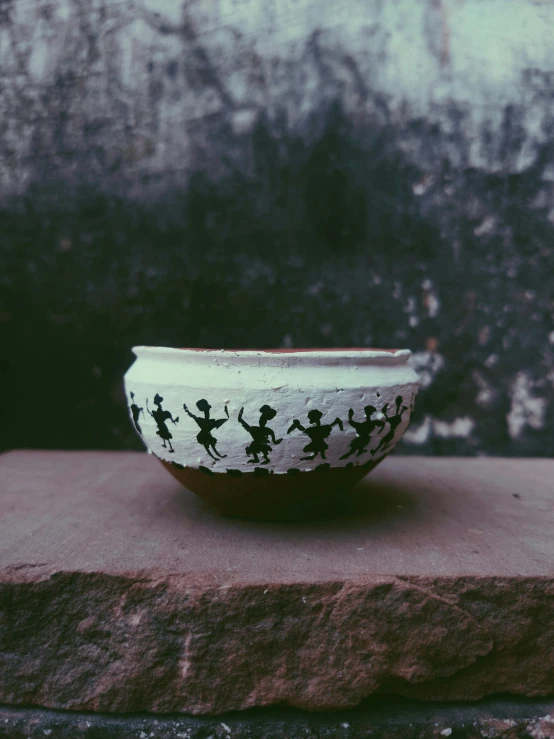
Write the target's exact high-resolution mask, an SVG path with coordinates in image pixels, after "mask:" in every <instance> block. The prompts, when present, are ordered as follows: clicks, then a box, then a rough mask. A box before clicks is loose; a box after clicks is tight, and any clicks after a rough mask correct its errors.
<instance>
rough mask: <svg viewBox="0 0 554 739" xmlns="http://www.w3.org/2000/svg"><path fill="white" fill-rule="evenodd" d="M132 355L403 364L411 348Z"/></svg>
mask: <svg viewBox="0 0 554 739" xmlns="http://www.w3.org/2000/svg"><path fill="white" fill-rule="evenodd" d="M132 351H133V354H135V356H136V357H145V356H146V357H155V356H158V357H159V356H165V357H167V358H170V357H171V358H173V359H186V358H188V359H194V358H195V357H196V358H197V359H198V360H200V361H201V360H202V359H216V358H229V359H230V358H233V359H235V360H237V361H240V362H241V363H243V362H245V361H249V360H253V359H258V360H259V359H260V358H261V357H265V358H266V359H267V360H268V361H269V362H271V361H272V358H273V361H277V362H278V361H279V357H280V356H281V357H282V360H281V361H284V359H285V357H287V360H288V361H289V362H292V361H294V363H295V364H296V363H297V362H301V363H302V364H304V363H305V362H309V361H311V360H320V361H323V362H324V363H326V364H327V363H332V364H336V363H340V362H341V361H342V360H353V359H354V360H355V359H359V360H360V361H361V362H362V363H364V364H365V363H367V362H369V363H373V362H376V363H378V364H382V363H384V364H399V363H401V364H403V363H405V362H406V363H407V362H408V360H409V358H410V356H411V351H410V350H409V349H373V348H370V347H327V348H313V349H312V348H308V347H306V348H298V349H209V348H200V347H190V348H186V347H180V348H175V347H167V346H146V345H141V346H134V347H133V348H132Z"/></svg>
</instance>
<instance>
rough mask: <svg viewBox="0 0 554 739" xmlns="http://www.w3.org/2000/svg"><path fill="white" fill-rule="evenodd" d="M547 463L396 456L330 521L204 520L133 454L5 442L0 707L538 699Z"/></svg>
mask: <svg viewBox="0 0 554 739" xmlns="http://www.w3.org/2000/svg"><path fill="white" fill-rule="evenodd" d="M553 474H554V462H552V461H549V460H533V461H529V460H502V459H496V460H492V459H491V460H486V459H482V458H480V459H459V458H457V459H454V458H452V459H427V458H414V457H394V456H393V457H392V458H390V459H388V460H387V461H386V462H385V463H383V465H381V466H380V467H379V468H378V469H377V470H376V471H375V472H374V473H373V474H372V475H370V476H369V477H368V478H367V479H366V480H365V481H364V482H363V483H362V484H361V485H360V486H359V487H358V488H357V490H356V492H355V494H354V495H353V497H352V499H351V500H350V501H349V502H346V501H345V507H344V510H343V511H342V515H340V516H339V517H338V518H336V519H333V520H322V521H319V522H312V523H309V524H308V523H303V524H294V525H293V524H291V525H277V524H254V523H249V522H243V521H237V520H229V519H223V518H218V517H216V516H215V515H214V514H212V513H211V512H210V511H209V510H208V509H207V508H205V507H204V505H203V504H202V503H201V502H200V501H199V500H197V499H196V498H195V497H194V496H192V494H190V493H188V491H186V490H184V489H183V488H182V487H181V486H179V484H178V483H177V482H176V481H175V480H174V479H173V478H172V477H170V476H169V475H168V474H167V473H166V472H165V470H163V468H162V467H161V466H160V465H159V464H158V463H157V462H156V460H155V459H153V458H152V457H151V456H149V455H146V454H138V453H129V452H128V453H100V452H98V453H83V452H80V453H61V452H60V453H49V452H12V453H8V454H5V455H3V456H1V457H0V490H1V491H2V494H1V496H0V514H1V515H0V701H1V702H4V703H10V704H27V705H28V704H35V705H41V706H46V707H51V708H63V709H72V710H94V711H105V712H129V711H133V712H135V711H153V712H164V713H167V712H173V711H179V712H189V713H192V714H206V713H222V712H227V711H233V710H237V709H245V708H252V707H260V706H270V705H288V706H294V707H298V708H302V709H308V710H325V709H339V708H349V707H352V706H356V705H357V704H359V703H360V702H361V701H363V700H364V699H366V698H367V697H368V696H371V695H373V694H382V693H387V694H397V695H400V696H406V697H414V698H419V699H426V700H462V699H463V700H466V699H478V698H481V697H482V696H486V695H490V694H493V693H512V694H519V695H522V696H541V695H547V694H551V693H553V692H554V630H553V629H552V623H553V619H554V564H553V563H554V542H553V538H552V530H553V524H554V510H553V506H552V477H553ZM260 494H263V490H261V491H260Z"/></svg>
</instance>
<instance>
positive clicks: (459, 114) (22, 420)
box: [0, 0, 554, 456]
mask: <svg viewBox="0 0 554 739" xmlns="http://www.w3.org/2000/svg"><path fill="white" fill-rule="evenodd" d="M553 23H554V8H553V6H549V5H548V4H540V3H535V2H531V0H522V2H520V3H505V2H496V1H495V0H486V2H470V1H468V0H465V2H462V0H452V1H451V2H441V0H428V1H427V2H424V1H423V0H420V1H419V2H413V0H394V1H393V2H387V3H384V2H379V1H378V0H374V2H367V0H363V1H362V0H350V2H346V3H339V2H336V0H284V1H283V2H282V3H281V2H280V3H275V2H273V0H196V1H192V0H191V1H189V2H185V3H179V2H169V0H149V1H148V0H144V1H143V2H135V1H133V0H131V1H130V2H120V1H119V0H118V1H116V2H114V1H113V0H112V2H104V1H103V0H17V1H16V0H0V263H1V272H0V373H1V378H2V391H3V392H2V401H1V403H0V408H1V411H0V413H1V415H2V424H1V425H0V447H2V448H11V447H63V448H76V447H87V448H88V447H90V448H108V449H118V448H139V442H138V440H137V439H136V438H135V436H134V434H133V432H132V430H131V428H130V425H129V423H128V420H127V416H126V410H125V399H124V396H123V391H122V384H121V378H122V375H123V373H124V372H125V370H126V369H127V367H128V366H129V365H130V363H131V362H132V354H131V352H130V347H132V346H133V345H135V344H158V345H171V346H208V347H218V348H220V347H281V346H285V347H291V346H293V347H294V346H304V347H309V346H366V345H367V346H371V345H373V346H388V347H409V348H411V349H412V351H413V352H414V357H413V362H414V367H415V368H416V370H418V371H419V373H420V376H421V379H422V390H421V393H420V396H419V401H418V403H417V405H416V412H415V416H414V419H413V423H412V427H411V429H410V431H409V432H407V434H406V437H405V441H404V442H403V447H402V451H403V452H404V453H438V454H448V453H460V454H483V453H484V454H506V455H538V456H545V455H546V456H549V455H552V453H553V450H554V279H553V278H554V240H553V237H554V193H553V186H554V139H553V134H554V119H553V115H552V113H553V103H554V50H553V47H552V43H551V37H550V35H551V28H552V27H553Z"/></svg>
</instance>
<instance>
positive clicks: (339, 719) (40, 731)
mask: <svg viewBox="0 0 554 739" xmlns="http://www.w3.org/2000/svg"><path fill="white" fill-rule="evenodd" d="M552 716H554V702H552V701H545V700H543V701H537V700H534V701H529V700H527V701H524V700H513V699H511V700H506V699H504V700H498V699H497V700H487V701H480V702H479V703H477V704H475V705H467V704H466V705H463V704H450V705H448V706H444V705H443V706H440V705H436V704H431V705H420V704H417V703H412V702H409V701H398V700H396V701H393V700H380V701H378V702H372V703H371V704H368V705H366V706H365V707H364V708H362V709H359V710H351V711H344V712H340V713H333V714H331V715H329V714H319V715H318V714H315V715H314V714H307V713H305V712H303V711H294V710H290V709H289V710H286V709H274V710H251V711H248V712H246V713H243V714H241V715H237V714H230V715H228V714H225V715H223V716H220V717H217V718H204V717H201V718H200V717H191V716H163V717H162V716H160V717H157V718H154V717H152V716H146V715H133V716H113V715H107V714H96V713H62V712H61V711H51V710H41V709H33V708H31V709H29V708H13V707H8V706H4V707H0V737H1V738H2V739H4V738H5V739H44V737H45V736H49V737H51V739H77V737H83V738H84V739H326V738H327V737H329V738H330V737H338V738H339V739H367V738H368V737H375V738H376V739H392V738H394V739H441V738H442V737H451V738H452V739H481V738H482V739H553V737H554V718H552Z"/></svg>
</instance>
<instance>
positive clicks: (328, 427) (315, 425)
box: [287, 409, 344, 460]
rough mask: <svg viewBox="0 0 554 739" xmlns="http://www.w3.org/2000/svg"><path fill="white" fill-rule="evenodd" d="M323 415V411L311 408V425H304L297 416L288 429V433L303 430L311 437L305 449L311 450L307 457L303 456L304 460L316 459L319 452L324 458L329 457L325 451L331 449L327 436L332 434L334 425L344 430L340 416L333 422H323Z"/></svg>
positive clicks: (309, 419)
mask: <svg viewBox="0 0 554 739" xmlns="http://www.w3.org/2000/svg"><path fill="white" fill-rule="evenodd" d="M322 416H323V413H322V412H321V411H318V410H315V409H314V410H311V411H310V412H309V413H308V421H309V422H310V423H311V424H312V425H311V426H309V427H308V428H305V427H304V426H302V424H301V423H300V421H299V420H298V419H297V418H295V419H294V421H293V422H292V424H291V426H290V428H289V430H288V431H287V434H290V432H291V431H294V430H295V429H297V430H298V431H302V433H303V434H306V436H308V437H309V438H310V443H309V444H307V445H306V446H305V447H304V451H305V452H309V454H308V456H307V457H301V459H302V460H306V459H309V460H311V459H315V458H316V457H317V455H318V454H319V455H320V457H321V458H322V459H327V457H326V456H325V452H326V450H327V449H329V445H328V444H327V443H326V441H325V439H327V437H328V436H329V435H330V434H331V431H332V430H333V426H338V427H339V428H340V430H341V431H344V427H343V425H342V421H341V420H340V418H335V420H334V421H333V423H328V424H322V423H321V418H322Z"/></svg>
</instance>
